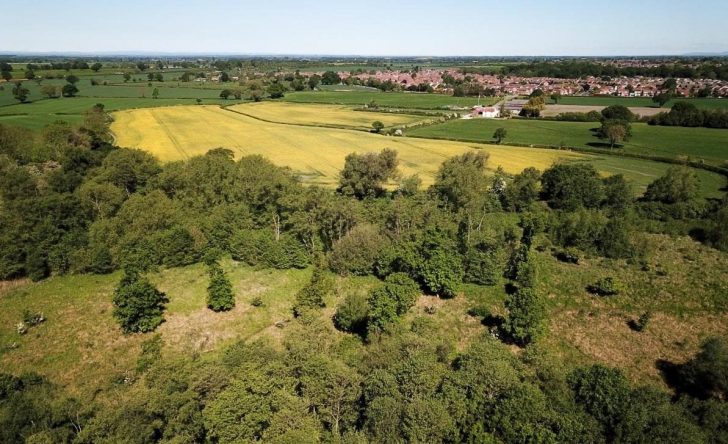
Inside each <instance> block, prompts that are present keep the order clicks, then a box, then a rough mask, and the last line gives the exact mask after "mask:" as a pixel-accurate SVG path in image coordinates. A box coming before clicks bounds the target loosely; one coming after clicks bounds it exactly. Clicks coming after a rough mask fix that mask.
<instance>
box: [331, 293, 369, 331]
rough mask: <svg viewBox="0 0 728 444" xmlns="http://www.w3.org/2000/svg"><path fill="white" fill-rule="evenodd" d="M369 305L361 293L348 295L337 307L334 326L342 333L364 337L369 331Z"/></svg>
mask: <svg viewBox="0 0 728 444" xmlns="http://www.w3.org/2000/svg"><path fill="white" fill-rule="evenodd" d="M368 316H369V305H368V300H367V297H366V296H364V295H362V294H360V293H348V294H347V295H346V296H345V297H344V300H343V301H342V302H341V303H340V304H339V306H338V307H336V313H335V314H334V325H336V328H338V329H339V330H341V331H345V332H349V333H356V334H361V335H363V334H364V333H366V329H367V319H368Z"/></svg>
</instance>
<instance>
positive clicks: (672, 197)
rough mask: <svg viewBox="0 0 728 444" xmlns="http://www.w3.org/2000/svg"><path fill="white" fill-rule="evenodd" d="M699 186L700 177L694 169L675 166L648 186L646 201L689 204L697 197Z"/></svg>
mask: <svg viewBox="0 0 728 444" xmlns="http://www.w3.org/2000/svg"><path fill="white" fill-rule="evenodd" d="M698 185H699V180H698V176H697V174H696V172H695V170H694V169H693V168H690V167H687V166H673V167H670V168H669V169H668V170H667V172H666V173H665V175H664V176H661V177H658V178H657V179H655V180H654V182H652V183H651V184H649V185H648V186H647V191H645V195H644V199H645V200H647V201H654V202H662V203H666V204H674V203H678V202H687V201H689V200H692V199H695V197H697V194H698Z"/></svg>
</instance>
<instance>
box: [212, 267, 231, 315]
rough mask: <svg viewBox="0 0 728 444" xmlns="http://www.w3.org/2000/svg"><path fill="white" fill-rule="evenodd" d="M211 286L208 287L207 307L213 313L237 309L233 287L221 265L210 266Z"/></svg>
mask: <svg viewBox="0 0 728 444" xmlns="http://www.w3.org/2000/svg"><path fill="white" fill-rule="evenodd" d="M208 273H209V275H210V284H209V285H208V286H207V307H208V308H209V309H210V310H212V311H228V310H231V309H232V308H233V307H235V295H234V294H233V286H232V284H231V283H230V280H228V278H227V276H226V275H225V270H223V269H222V267H221V266H220V264H218V263H217V262H213V263H211V264H210V265H209V266H208Z"/></svg>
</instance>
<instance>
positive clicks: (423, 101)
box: [283, 91, 498, 109]
mask: <svg viewBox="0 0 728 444" xmlns="http://www.w3.org/2000/svg"><path fill="white" fill-rule="evenodd" d="M283 100H285V101H286V102H295V103H326V104H337V105H366V104H368V103H369V102H371V101H375V102H376V103H377V104H378V105H379V106H384V107H391V108H414V109H443V108H449V107H456V108H470V107H472V106H473V105H476V104H478V103H479V102H480V103H481V104H483V105H489V104H493V103H495V102H497V101H498V99H497V98H493V97H484V98H481V99H478V98H477V97H453V96H447V95H444V94H426V93H404V92H373V91H313V92H310V91H306V92H292V93H288V94H286V96H285V97H284V98H283Z"/></svg>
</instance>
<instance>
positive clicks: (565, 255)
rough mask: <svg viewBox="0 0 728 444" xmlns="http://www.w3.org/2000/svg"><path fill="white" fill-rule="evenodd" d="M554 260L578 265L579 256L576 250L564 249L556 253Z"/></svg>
mask: <svg viewBox="0 0 728 444" xmlns="http://www.w3.org/2000/svg"><path fill="white" fill-rule="evenodd" d="M555 256H556V259H558V260H559V261H561V262H565V263H567V264H579V260H580V259H581V255H580V254H579V250H577V249H576V248H565V249H563V250H559V251H557V252H556V255H555Z"/></svg>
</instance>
